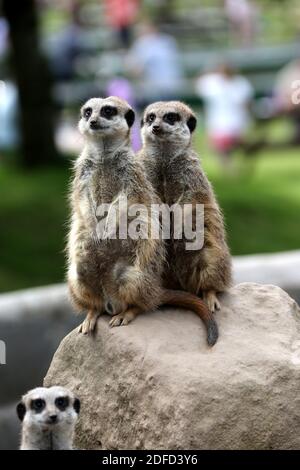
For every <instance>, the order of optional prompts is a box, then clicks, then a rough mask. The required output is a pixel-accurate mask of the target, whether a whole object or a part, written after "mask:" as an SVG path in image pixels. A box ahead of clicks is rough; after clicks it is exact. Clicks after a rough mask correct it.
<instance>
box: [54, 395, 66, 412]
mask: <svg viewBox="0 0 300 470" xmlns="http://www.w3.org/2000/svg"><path fill="white" fill-rule="evenodd" d="M55 405H56V406H57V408H58V409H59V410H61V411H64V410H65V409H66V408H68V406H69V397H58V398H56V400H55Z"/></svg>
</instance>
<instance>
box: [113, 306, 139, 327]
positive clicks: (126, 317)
mask: <svg viewBox="0 0 300 470" xmlns="http://www.w3.org/2000/svg"><path fill="white" fill-rule="evenodd" d="M135 317H136V314H135V312H133V311H132V310H127V311H126V312H123V313H119V314H118V315H114V316H113V317H112V319H111V320H110V322H109V326H110V327H111V328H112V327H114V326H126V325H128V323H130V322H131V321H132V320H134V318H135Z"/></svg>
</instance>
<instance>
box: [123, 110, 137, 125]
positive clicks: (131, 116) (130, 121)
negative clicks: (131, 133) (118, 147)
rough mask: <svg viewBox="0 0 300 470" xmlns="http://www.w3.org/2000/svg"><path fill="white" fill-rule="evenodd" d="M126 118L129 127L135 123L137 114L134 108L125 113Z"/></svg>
mask: <svg viewBox="0 0 300 470" xmlns="http://www.w3.org/2000/svg"><path fill="white" fill-rule="evenodd" d="M125 119H126V122H127V124H128V127H131V126H132V125H133V123H134V120H135V114H134V111H133V110H132V109H128V111H127V112H126V114H125Z"/></svg>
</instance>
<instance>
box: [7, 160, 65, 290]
mask: <svg viewBox="0 0 300 470" xmlns="http://www.w3.org/2000/svg"><path fill="white" fill-rule="evenodd" d="M68 177H69V176H68V171H67V170H66V169H65V168H62V167H59V168H51V169H43V170H38V171H31V172H24V170H21V169H19V168H13V167H9V168H7V167H1V168H0V226H1V231H0V245H1V263H0V291H2V292H3V291H7V290H12V289H19V288H25V287H30V286H37V285H43V284H48V283H52V282H58V281H61V280H62V279H63V277H64V265H65V261H64V253H63V249H64V240H65V238H64V237H65V233H66V221H67V182H68Z"/></svg>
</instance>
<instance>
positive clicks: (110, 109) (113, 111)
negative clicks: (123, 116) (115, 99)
mask: <svg viewBox="0 0 300 470" xmlns="http://www.w3.org/2000/svg"><path fill="white" fill-rule="evenodd" d="M117 114H118V110H117V108H115V107H114V106H109V105H107V106H103V108H101V111H100V116H102V117H104V118H106V119H111V118H113V117H114V116H116V115H117Z"/></svg>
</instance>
